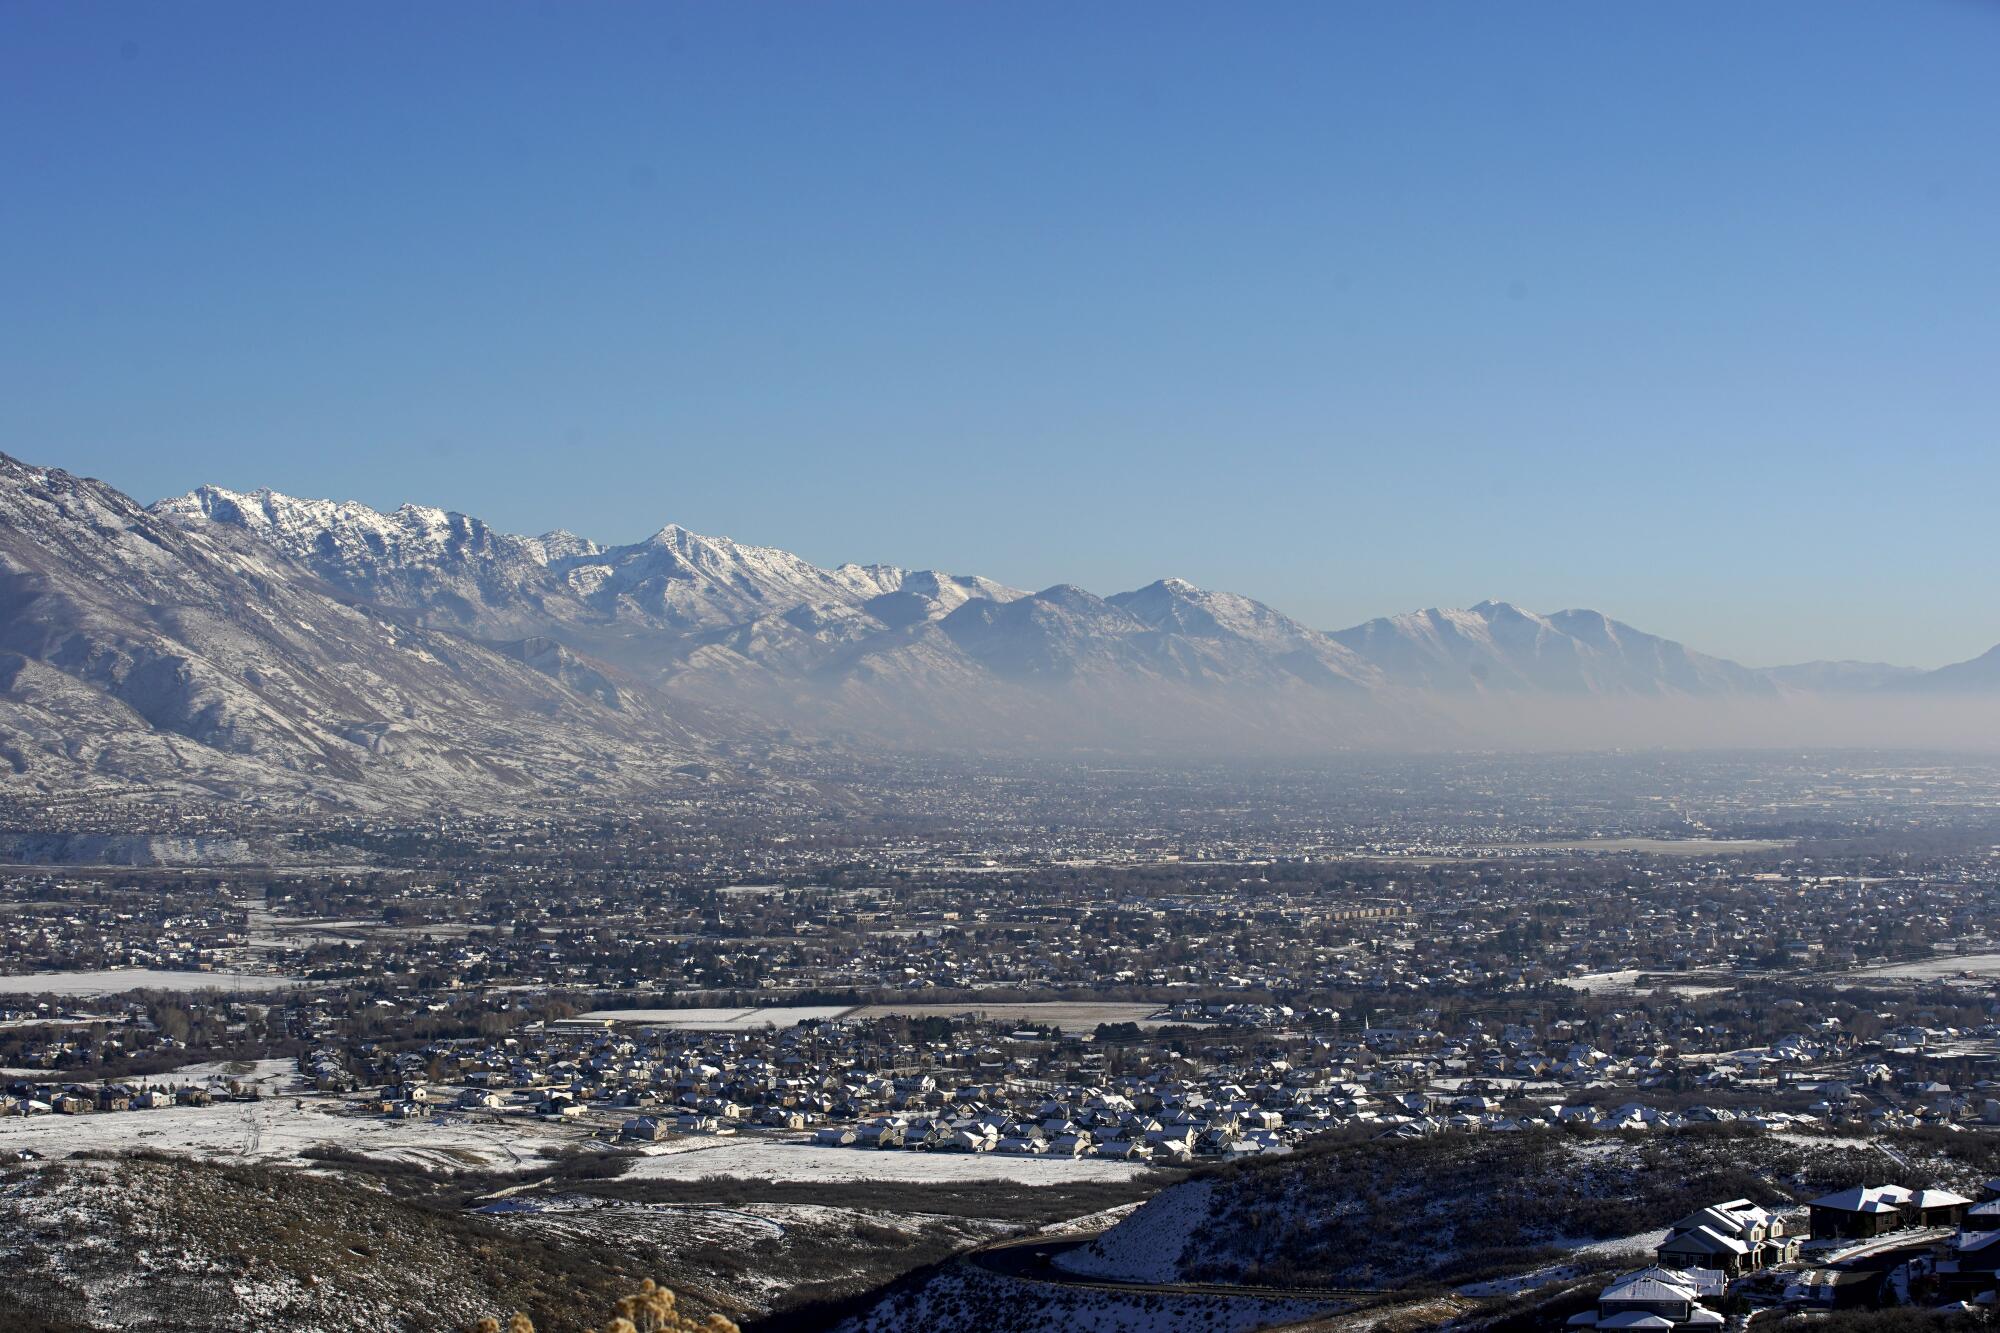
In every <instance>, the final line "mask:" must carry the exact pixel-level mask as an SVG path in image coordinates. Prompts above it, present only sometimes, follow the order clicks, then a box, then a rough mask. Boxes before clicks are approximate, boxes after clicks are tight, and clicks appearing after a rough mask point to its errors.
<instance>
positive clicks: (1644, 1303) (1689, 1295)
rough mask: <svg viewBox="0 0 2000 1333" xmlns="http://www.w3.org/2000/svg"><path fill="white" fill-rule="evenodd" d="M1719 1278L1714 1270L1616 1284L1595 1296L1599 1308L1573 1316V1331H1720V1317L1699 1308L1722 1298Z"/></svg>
mask: <svg viewBox="0 0 2000 1333" xmlns="http://www.w3.org/2000/svg"><path fill="white" fill-rule="evenodd" d="M1724 1286H1725V1279H1724V1278H1723V1275H1722V1274H1721V1273H1719V1272H1717V1271H1715V1270H1713V1269H1698V1268H1687V1269H1666V1268H1646V1269H1641V1270H1640V1271H1639V1272H1637V1273H1629V1274H1627V1275H1626V1276H1624V1277H1621V1278H1619V1279H1618V1280H1617V1281H1616V1282H1613V1283H1612V1284H1611V1285H1610V1286H1608V1287H1606V1288H1605V1289H1604V1290H1603V1291H1601V1292H1599V1293H1598V1295H1597V1308H1596V1309H1594V1310H1585V1311H1583V1312H1582V1313H1581V1314H1576V1315H1571V1316H1570V1319H1569V1325H1570V1327H1571V1328H1603V1329H1619V1330H1633V1329H1636V1330H1643V1331H1644V1333H1666V1330H1669V1329H1719V1328H1721V1327H1722V1325H1723V1318H1722V1315H1721V1314H1720V1313H1719V1312H1717V1311H1715V1310H1712V1309H1710V1308H1708V1307H1707V1306H1705V1305H1703V1304H1702V1300H1703V1298H1704V1297H1707V1298H1715V1297H1719V1296H1721V1295H1722V1292H1723V1288H1724Z"/></svg>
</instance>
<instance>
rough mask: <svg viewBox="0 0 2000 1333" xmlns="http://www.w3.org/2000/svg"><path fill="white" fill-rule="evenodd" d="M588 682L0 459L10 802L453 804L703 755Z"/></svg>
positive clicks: (3, 723) (632, 698) (606, 683)
mask: <svg viewBox="0 0 2000 1333" xmlns="http://www.w3.org/2000/svg"><path fill="white" fill-rule="evenodd" d="M419 523H420V524H422V523H423V520H421V519H420V520H419ZM376 535H377V536H378V537H379V536H380V535H381V534H379V533H378V534H376ZM359 540H360V541H361V542H362V544H363V545H364V546H368V545H369V543H368V541H367V538H366V537H365V536H364V537H362V538H360V539H359ZM440 540H446V541H448V540H450V538H449V537H447V536H442V535H441V536H440ZM371 549H372V548H371ZM586 670H588V671H593V672H594V670H595V669H594V668H588V669H586V668H585V666H584V664H581V663H579V662H576V661H573V660H572V661H564V660H561V659H559V658H551V657H550V656H549V654H547V653H546V652H544V651H542V650H539V649H535V648H532V647H524V646H517V647H515V648H514V649H512V650H510V651H498V650H496V649H494V648H492V647H489V646H486V645H484V644H481V643H477V642H474V641H472V640H470V639H466V638H462V637H459V636H456V635H451V634H446V633H441V632H438V631H434V630H429V629H424V628H420V627H416V626H413V625H410V624H407V623H404V622H403V621H401V620H399V619H397V618H395V617H393V616H389V615H385V614H383V613H381V612H379V611H377V610H375V609H374V608H371V607H369V606H367V605H357V604H355V603H353V602H352V601H350V600H347V599H343V598H341V597H337V596H334V595H331V594H330V593H329V592H328V591H327V589H326V588H325V586H324V585H323V584H322V583H321V582H320V581H319V580H318V579H316V578H315V577H314V576H313V575H312V573H310V572H309V571H308V570H307V569H306V568H305V567H303V566H301V565H300V564H298V563H295V562H294V561H293V560H291V559H289V558H287V557H286V556H284V555H282V554H280V553H279V552H278V551H276V550H275V549H274V548H273V547H272V546H271V545H270V544H268V543H267V542H264V541H260V540H251V539H248V538H247V536H246V534H245V533H243V532H242V531H241V530H239V529H236V528H233V527H230V526H227V525H222V526H208V527H200V528H190V527H187V526H183V525H181V524H178V523H174V522H168V521H165V520H164V519H163V518H161V517H159V516H156V515H155V514H152V513H149V512H148V511H146V510H144V509H142V508H140V507H139V506H138V505H137V504H135V503H134V502H133V501H131V500H130V499H128V498H127V497H126V496H124V495H121V494H120V493H119V492H117V491H115V490H113V489H112V488H111V487H109V486H106V485H104V484H103V483H101V482H97V481H92V480H88V479H85V478H80V477H75V476H72V475H70V474H68V473H66V472H62V471H60V470H52V469H40V468H33V467H29V466H27V465H25V464H22V463H20V462H18V461H16V460H14V459H12V458H8V457H5V456H4V455H0V684H4V693H0V760H4V767H0V781H4V782H5V783H6V784H7V785H9V786H11V787H16V788H28V789H35V788H42V789H58V788H64V787H74V786H76V785H79V784H82V785H97V784H126V783H141V784H155V785H163V786H169V787H176V788H181V787H186V788H192V789H199V790H204V791H208V792H211V793H219V794H225V795H244V794H258V795H263V796H278V795H293V796H308V797H314V798H325V799H334V800H340V801H346V802H352V803H355V804H374V803H381V802H385V801H397V802H410V801H417V802H425V801H431V800H449V801H462V800H477V799H486V798H504V797H512V796H518V795H522V794H527V793H531V792H535V791H544V790H556V789H578V788H588V787H590V786H593V785H599V784H610V785H612V786H618V785H622V784H623V783H625V782H629V781H632V780H636V778H637V775H638V774H640V773H642V772H646V771H650V772H653V773H660V772H667V771H670V770H671V769H672V768H673V767H674V765H675V764H677V763H680V762H685V761H687V760H689V759H691V758H694V757H696V756H697V755H699V754H700V753H701V752H702V748H701V746H700V745H699V743H698V742H697V741H696V740H695V738H693V737H692V736H691V735H689V734H688V733H687V731H686V730H685V729H684V728H682V727H680V726H679V725H678V724H676V723H674V722H673V721H672V720H671V719H670V718H669V717H668V716H667V715H666V714H665V713H664V712H663V711H661V710H660V709H659V708H658V707H657V706H656V705H655V704H654V703H653V702H652V701H651V699H650V698H649V697H640V696H637V695H632V694H628V693H625V692H621V691H619V690H618V689H617V687H616V686H615V685H613V684H612V682H611V681H610V679H609V677H606V676H604V675H603V674H602V673H601V672H597V673H595V675H594V676H587V675H586V674H585V672H586ZM566 674H567V675H568V676H569V677H570V680H569V681H566V680H565V675H566ZM572 682H573V683H572ZM575 686H581V687H582V688H577V687H575ZM621 774H623V775H625V776H623V777H621V776H620V775H621Z"/></svg>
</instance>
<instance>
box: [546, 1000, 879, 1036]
mask: <svg viewBox="0 0 2000 1333" xmlns="http://www.w3.org/2000/svg"><path fill="white" fill-rule="evenodd" d="M851 1012H853V1010H852V1009H851V1008H850V1007H845V1006H841V1005H810V1004H786V1005H771V1006H768V1007H765V1008H761V1009H593V1010H591V1011H590V1012H589V1013H587V1014H584V1015H583V1017H584V1018H592V1019H600V1020H602V1019H608V1020H610V1021H611V1022H613V1023H645V1024H647V1025H649V1026H651V1027H656V1028H675V1029H679V1030H681V1031H691V1032H749V1031H754V1030H756V1029H758V1028H762V1027H774V1028H788V1027H795V1026H797V1025H798V1024H800V1023H803V1022H805V1021H806V1020H807V1019H811V1018H817V1019H822V1020H824V1019H833V1018H839V1017H841V1016H843V1015H845V1014H848V1013H851Z"/></svg>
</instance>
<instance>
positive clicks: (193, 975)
mask: <svg viewBox="0 0 2000 1333" xmlns="http://www.w3.org/2000/svg"><path fill="white" fill-rule="evenodd" d="M311 984H312V983H311V982H310V981H307V980H306V979H305V978H304V977H276V976H269V975H266V974H264V973H259V972H165V971H161V970H160V969H158V968H151V967H108V968H103V969H101V970H98V971H94V972H27V973H23V974H22V975H20V976H14V977H0V995H117V994H120V993H121V992H124V991H128V990H169V991H202V990H228V991H239V990H240V991H274V990H285V989H287V988H289V987H292V986H309V985H311Z"/></svg>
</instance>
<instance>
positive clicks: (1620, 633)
mask: <svg viewBox="0 0 2000 1333" xmlns="http://www.w3.org/2000/svg"><path fill="white" fill-rule="evenodd" d="M1332 637H1333V638H1334V639H1335V640H1336V641H1337V642H1339V643H1340V644H1342V645H1343V646H1345V647H1347V648H1349V649H1351V650H1352V651H1353V652H1355V653H1356V654H1358V655H1359V656H1360V657H1362V658H1363V659H1365V660H1366V661H1368V662H1370V663H1372V664H1373V665H1374V666H1375V667H1376V668H1377V669H1378V670H1379V671H1381V673H1382V674H1383V676H1384V677H1385V678H1387V679H1388V680H1391V681H1393V682H1395V683H1396V684H1398V685H1401V686H1404V687H1406V688H1413V689H1424V690H1438V691H1445V692H1463V691H1476V692H1523V691H1526V692H1542V693H1553V694H1571V695H1575V694H1662V693H1676V692H1677V693H1687V694H1732V693H1751V694H1762V693H1770V692H1772V690H1773V689H1774V686H1773V685H1772V683H1771V682H1770V681H1769V680H1767V679H1766V678H1764V677H1763V676H1762V675H1760V674H1759V673H1758V672H1755V671H1752V670H1750V669H1749V668H1747V667H1742V666H1738V665H1737V664H1736V663H1734V662H1727V661H1724V660H1722V659H1721V658H1715V657H1708V656H1705V655H1703V654H1701V653H1697V652H1693V651H1691V650H1690V649H1688V648H1686V647H1684V646H1682V645H1681V644H1678V643H1675V642H1673V641H1672V640H1670V639H1662V638H1660V637H1658V636H1657V635H1652V634H1646V633H1644V632H1642V631H1640V630H1636V629H1633V628H1632V627H1631V626H1630V625H1625V624H1621V623H1619V622H1618V621H1615V620H1612V619H1610V618H1609V617H1608V616H1605V615H1603V614H1602V613H1600V612H1596V611H1559V612H1557V613H1556V614H1554V615H1552V616H1541V615H1536V614H1534V613H1533V612H1529V611H1523V610H1521V609H1520V608H1519V607H1516V606H1513V605H1511V604H1509V603H1507V602H1493V601H1487V602H1481V603H1479V604H1478V605H1477V606H1473V607H1469V608H1466V609H1464V610H1440V609H1438V608H1435V607H1433V608H1431V609H1429V610H1424V611H1413V612H1410V613H1408V614H1406V615H1400V616H1390V617H1385V618H1382V619H1379V620H1371V621H1368V622H1367V623H1366V624H1362V625H1356V626H1354V627H1353V628H1352V629H1346V630H1339V631H1336V632H1335V633H1334V634H1333V635H1332Z"/></svg>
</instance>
